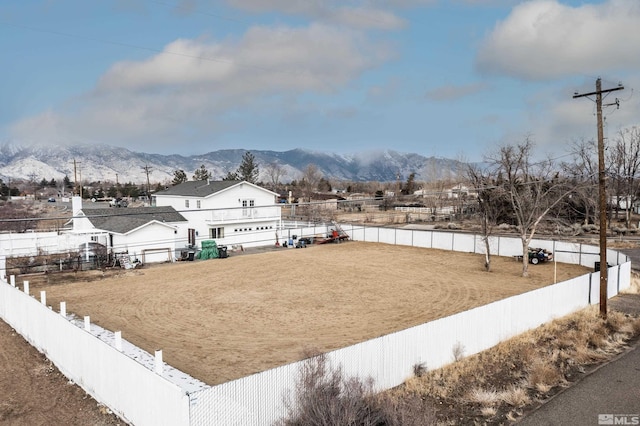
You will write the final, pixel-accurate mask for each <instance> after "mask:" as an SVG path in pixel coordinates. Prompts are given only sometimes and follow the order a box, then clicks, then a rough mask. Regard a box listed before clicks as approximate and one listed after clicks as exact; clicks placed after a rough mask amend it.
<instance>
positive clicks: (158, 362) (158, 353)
mask: <svg viewBox="0 0 640 426" xmlns="http://www.w3.org/2000/svg"><path fill="white" fill-rule="evenodd" d="M155 372H156V373H158V374H160V375H162V350H157V351H156V363H155Z"/></svg>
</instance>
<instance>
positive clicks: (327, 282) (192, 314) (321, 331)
mask: <svg viewBox="0 0 640 426" xmlns="http://www.w3.org/2000/svg"><path fill="white" fill-rule="evenodd" d="M493 267H494V272H492V273H485V272H483V269H482V256H481V255H474V254H467V253H454V252H449V251H440V250H428V249H421V248H415V247H403V246H394V245H386V244H372V243H360V242H348V243H344V244H328V245H318V246H311V247H309V248H306V249H280V250H278V251H275V252H266V253H259V254H254V255H250V256H234V255H232V256H231V257H229V258H228V259H214V260H207V261H196V262H179V263H175V264H164V265H157V266H153V267H145V268H143V269H140V270H133V271H129V272H127V273H126V274H124V275H120V276H116V277H110V278H107V277H105V278H104V279H101V280H97V281H95V280H94V281H88V282H73V283H69V284H56V285H46V286H43V287H42V288H44V289H46V291H47V300H48V303H49V304H51V305H53V306H55V307H56V309H57V307H58V306H59V302H60V301H62V300H64V301H66V302H67V310H68V312H73V313H75V314H77V315H78V316H84V315H89V316H90V317H91V321H92V322H94V323H97V324H99V325H100V326H102V327H105V328H107V329H109V330H113V331H117V330H121V331H122V336H123V338H124V339H126V340H128V341H130V342H132V343H134V344H136V345H137V346H139V347H141V348H143V349H145V350H147V351H149V352H151V353H153V351H154V350H157V349H162V350H163V358H164V360H165V361H166V362H167V363H169V364H170V365H172V366H173V367H175V368H178V369H180V370H182V371H184V372H186V373H188V374H190V375H192V376H194V377H196V378H198V379H200V380H202V381H204V382H206V383H208V384H212V385H213V384H218V383H222V382H225V381H229V380H232V379H236V378H239V377H243V376H246V375H249V374H252V373H255V372H259V371H263V370H266V369H269V368H272V367H276V366H278V365H282V364H285V363H288V362H292V361H295V360H298V359H300V358H301V354H302V353H303V351H304V350H307V349H309V348H314V349H318V350H320V351H328V350H332V349H336V348H340V347H344V346H347V345H351V344H354V343H357V342H360V341H363V340H366V339H370V338H374V337H377V336H380V335H383V334H387V333H390V332H393V331H397V330H401V329H404V328H407V327H410V326H414V325H417V324H421V323H424V322H427V321H430V320H434V319H436V318H440V317H443V316H447V315H451V314H454V313H457V312H461V311H464V310H467V309H470V308H473V307H477V306H481V305H484V304H487V303H489V302H492V301H495V300H498V299H502V298H506V297H509V296H512V295H515V294H519V293H522V292H526V291H529V290H533V289H535V288H539V287H543V286H545V285H548V284H550V283H552V282H553V270H554V266H553V264H542V265H536V266H533V265H531V266H530V269H529V271H530V277H529V278H522V277H520V272H521V264H520V263H518V262H515V261H513V260H512V259H510V258H498V257H494V258H493ZM557 271H558V272H557V273H558V280H559V281H561V280H565V279H568V278H570V277H574V276H577V275H581V274H584V273H586V272H588V269H587V268H584V267H580V266H576V265H567V264H558V267H557ZM31 287H32V288H33V289H34V290H36V289H37V288H39V287H40V285H38V284H37V283H35V282H33V283H32V285H31Z"/></svg>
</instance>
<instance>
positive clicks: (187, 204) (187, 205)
mask: <svg viewBox="0 0 640 426" xmlns="http://www.w3.org/2000/svg"><path fill="white" fill-rule="evenodd" d="M184 207H185V208H187V209H188V208H189V200H184Z"/></svg>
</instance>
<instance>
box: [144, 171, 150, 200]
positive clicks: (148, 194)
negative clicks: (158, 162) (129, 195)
mask: <svg viewBox="0 0 640 426" xmlns="http://www.w3.org/2000/svg"><path fill="white" fill-rule="evenodd" d="M142 170H144V171H145V173H146V174H147V199H148V200H151V185H150V184H149V173H150V172H151V167H149V166H148V165H146V164H145V166H144V167H143V168H142Z"/></svg>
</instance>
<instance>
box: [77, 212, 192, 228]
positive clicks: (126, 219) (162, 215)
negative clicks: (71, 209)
mask: <svg viewBox="0 0 640 426" xmlns="http://www.w3.org/2000/svg"><path fill="white" fill-rule="evenodd" d="M82 214H84V216H85V217H86V218H87V219H88V220H89V222H91V224H92V225H93V226H94V227H95V228H96V229H102V230H104V231H110V232H115V233H118V234H126V233H128V232H130V231H132V230H134V229H137V228H140V227H143V226H144V225H146V224H148V223H150V222H154V221H155V222H186V221H187V220H186V219H185V218H184V216H182V215H181V214H180V213H178V212H177V211H176V210H175V209H174V208H173V207H140V208H127V209H122V208H115V207H112V208H106V209H87V210H83V211H82Z"/></svg>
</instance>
